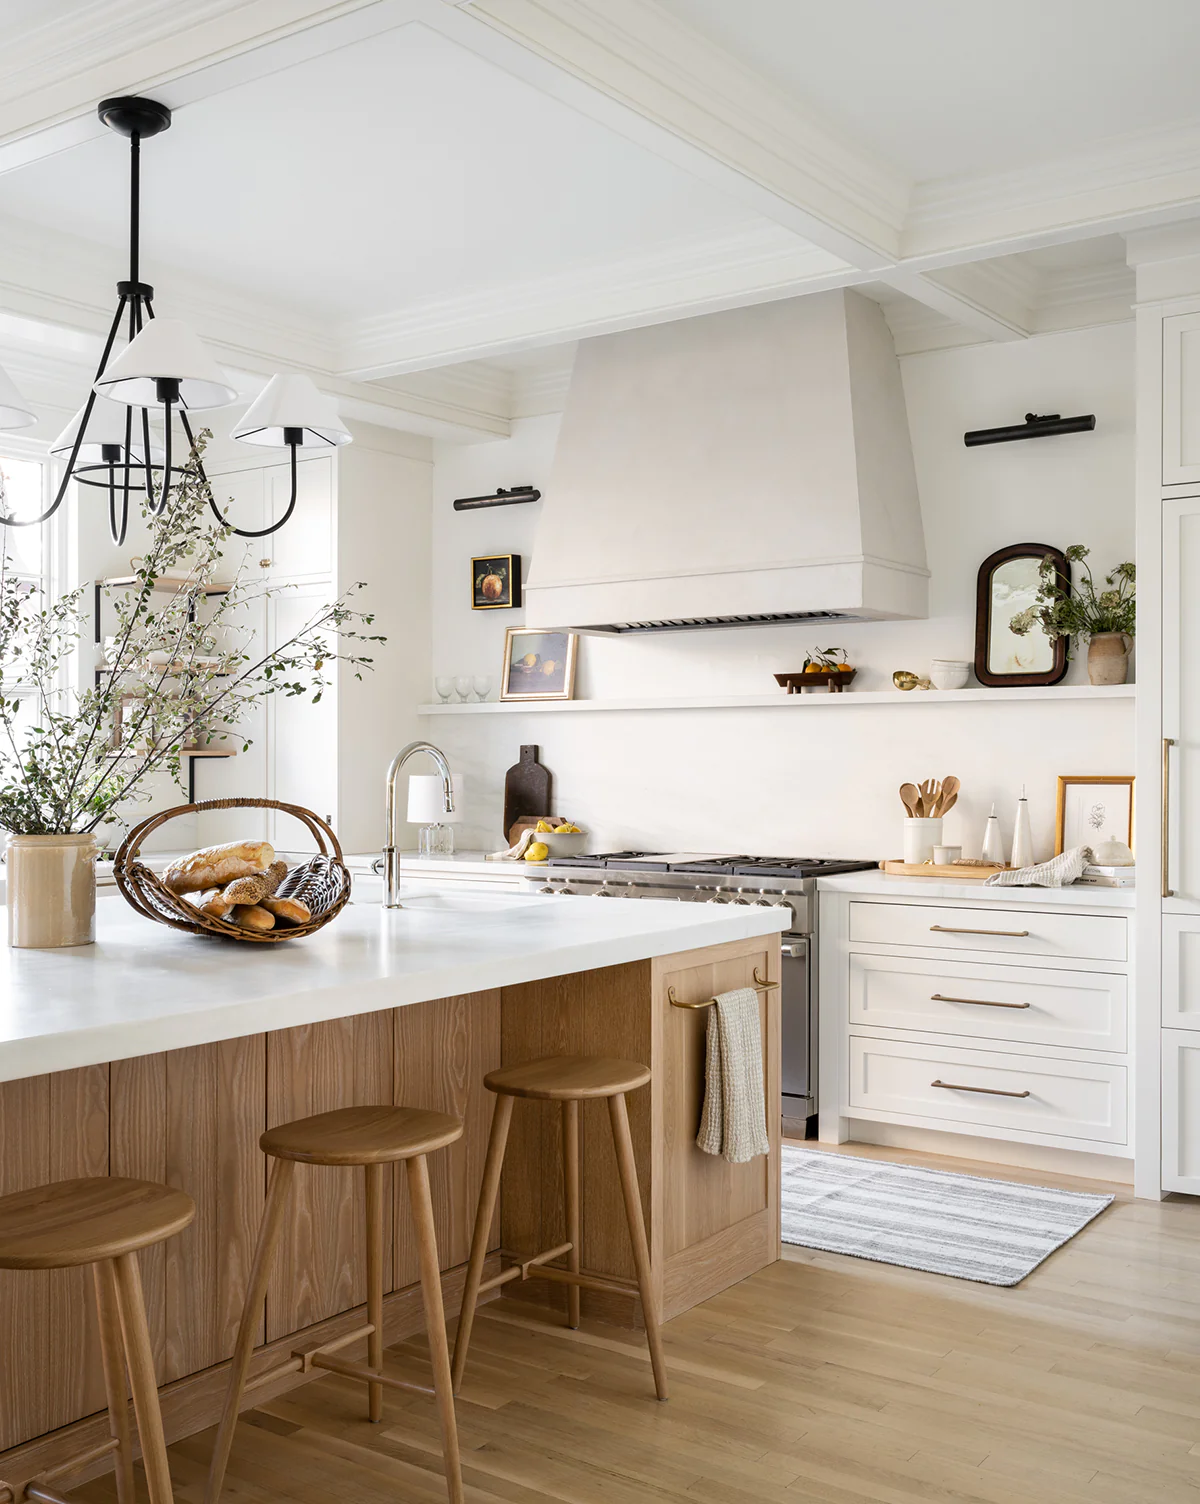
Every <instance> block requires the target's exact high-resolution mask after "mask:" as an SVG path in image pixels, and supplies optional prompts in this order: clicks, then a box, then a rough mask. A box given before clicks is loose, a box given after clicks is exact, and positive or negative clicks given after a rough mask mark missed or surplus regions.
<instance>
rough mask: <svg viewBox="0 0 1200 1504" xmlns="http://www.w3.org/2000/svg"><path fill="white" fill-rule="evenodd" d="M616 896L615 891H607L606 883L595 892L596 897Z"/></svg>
mask: <svg viewBox="0 0 1200 1504" xmlns="http://www.w3.org/2000/svg"><path fill="white" fill-rule="evenodd" d="M616 896H617V895H616V894H615V893H610V892H609V891H608V886H607V884H606V885H605V886H604V887H602V888H601V889H600V891H599V892H598V893H597V894H596V897H597V898H616Z"/></svg>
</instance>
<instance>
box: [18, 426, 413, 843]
mask: <svg viewBox="0 0 1200 1504" xmlns="http://www.w3.org/2000/svg"><path fill="white" fill-rule="evenodd" d="M208 437H209V435H208V433H207V431H205V432H203V433H201V434H199V435H197V438H196V442H195V445H194V446H193V448H192V452H191V454H190V456H189V458H188V462H187V464H186V466H185V467H184V469H183V471H182V473H181V475H180V478H179V480H178V482H177V483H176V485H175V486H174V487H173V488H171V490H170V491H169V493H168V497H167V501H166V504H165V506H164V507H163V510H162V512H161V513H160V514H159V515H158V516H154V515H153V514H152V511H151V509H150V507H149V505H148V504H147V503H144V504H143V506H142V515H143V517H145V518H146V521H147V524H148V527H149V531H150V540H151V541H150V546H149V548H148V549H147V550H146V553H145V556H144V558H143V559H142V560H141V562H140V564H139V566H138V567H137V569H136V571H135V574H134V582H133V584H132V585H131V586H129V587H122V589H121V592H120V593H113V592H112V591H110V592H109V593H110V595H111V598H112V602H113V606H114V608H115V612H116V617H117V632H116V635H115V638H114V639H113V642H112V646H111V648H110V649H109V651H108V652H107V655H106V663H105V666H104V667H103V669H102V670H101V672H100V674H99V675H98V683H97V685H96V686H95V687H94V688H85V689H83V690H81V691H78V692H76V691H73V690H70V689H68V688H66V687H65V679H66V671H67V669H68V667H69V666H70V664H71V660H72V658H73V656H74V655H75V653H76V651H77V649H78V645H79V643H80V642H81V641H82V640H83V639H84V636H85V633H87V632H88V631H89V630H90V627H91V623H90V620H89V619H88V613H87V610H86V606H85V596H86V593H87V590H88V589H89V588H90V587H88V586H86V585H81V586H79V587H78V588H77V589H75V590H72V591H69V592H68V593H67V594H66V595H63V596H60V597H59V598H58V599H57V600H47V599H45V598H44V597H43V594H42V592H41V591H40V590H38V589H37V588H36V587H33V586H31V585H29V584H28V582H26V581H22V580H18V579H17V578H15V576H14V575H13V573H12V569H11V565H10V563H9V560H8V558H7V557H6V556H5V557H4V558H3V560H2V561H0V828H2V829H4V830H7V831H10V832H11V833H13V834H15V835H62V834H67V833H72V832H85V831H94V830H96V829H97V827H99V826H101V825H104V824H106V823H108V822H112V823H114V824H116V825H120V824H121V823H122V822H121V820H120V817H119V813H118V810H119V807H120V806H122V805H123V804H126V803H135V802H138V801H144V800H146V799H148V798H149V797H150V794H149V793H148V792H147V790H146V788H145V784H146V780H147V778H148V777H149V776H150V775H151V774H152V773H155V772H159V771H166V772H168V773H170V775H171V776H172V777H173V778H174V780H175V781H176V782H177V783H179V784H180V786H181V787H182V780H181V777H180V764H181V756H180V754H181V753H182V752H183V751H184V750H185V749H187V748H189V747H194V746H208V745H211V744H213V743H214V742H220V741H225V740H227V739H228V738H229V737H230V736H231V735H234V736H235V739H236V740H238V741H240V742H241V744H242V750H243V751H245V750H246V749H247V748H248V747H249V746H250V742H249V740H248V739H246V738H245V737H244V736H242V735H240V734H237V732H236V728H237V726H238V725H239V723H240V722H242V721H244V720H245V718H246V716H247V715H248V714H249V713H250V711H251V709H252V708H253V707H254V706H255V705H257V704H259V703H260V702H261V701H262V700H263V698H264V697H265V696H267V695H272V694H282V695H285V696H298V695H307V696H309V698H310V699H311V700H312V701H313V702H314V703H316V702H317V701H319V700H320V699H321V696H322V694H323V692H324V691H325V689H326V688H327V687H328V674H329V672H330V670H331V667H332V666H333V665H335V664H337V663H339V662H340V663H344V664H348V665H350V666H351V667H352V669H353V671H354V676H355V678H359V679H361V678H362V673H363V670H364V669H368V668H371V667H373V659H372V658H370V657H367V656H364V652H363V649H364V648H365V647H366V646H367V645H369V644H372V643H382V642H384V641H385V640H386V639H385V638H384V637H382V636H379V635H370V634H368V633H367V632H366V631H364V629H365V628H368V627H370V626H371V624H372V622H373V621H374V617H373V616H370V615H364V614H363V613H361V612H358V611H355V610H353V609H352V607H351V604H350V602H351V601H352V599H353V597H354V596H355V595H356V594H357V593H358V591H359V590H360V589H362V584H361V582H360V583H359V584H356V585H354V586H352V587H351V588H350V589H349V590H347V591H346V592H345V593H344V594H343V595H342V596H341V597H339V598H338V599H337V600H335V601H333V602H332V603H331V604H329V605H323V606H321V607H319V608H318V609H317V610H316V611H315V612H314V613H313V615H312V616H311V617H310V618H309V619H308V620H307V621H306V622H305V624H304V625H303V626H302V627H301V628H300V629H299V631H297V632H296V633H294V634H293V635H292V636H291V637H289V638H288V639H287V641H286V642H282V643H280V644H279V645H278V646H277V647H276V648H274V649H273V650H272V651H270V652H268V653H260V652H259V651H258V650H257V649H256V648H255V646H254V635H253V633H252V631H250V630H249V629H248V628H247V627H246V626H245V625H244V624H242V623H239V621H238V616H239V614H244V613H245V610H246V608H247V607H249V606H252V605H254V604H256V603H260V602H264V601H265V600H267V599H268V598H270V597H271V596H274V595H278V594H280V593H281V589H282V588H285V587H278V586H275V587H272V586H267V585H264V584H261V583H259V582H248V581H247V580H245V579H243V577H242V574H241V573H240V572H239V573H238V574H237V576H236V577H235V578H234V580H233V581H232V583H231V584H230V586H229V589H228V590H227V591H226V593H224V594H218V595H214V596H211V597H209V596H206V591H208V590H209V589H211V587H212V586H213V585H214V583H215V582H216V581H218V580H220V579H222V578H227V577H228V565H227V564H225V563H224V560H223V558H222V548H223V545H225V544H226V542H227V541H228V539H229V538H230V537H231V531H230V529H228V528H225V527H222V526H220V525H219V524H217V523H215V522H213V521H210V520H207V519H208V518H209V517H210V514H209V512H208V500H209V498H208V491H207V487H206V483H205V481H204V479H203V477H202V472H201V470H200V465H199V461H200V458H201V456H202V454H203V452H204V447H205V444H206V443H207V440H208ZM164 579H165V580H167V581H169V582H170V584H171V586H172V590H171V592H170V593H165V594H164V593H162V592H161V591H156V590H155V589H154V586H155V582H156V581H162V580H164ZM176 584H177V588H175V587H176ZM205 603H207V609H206V610H205V613H204V616H205V619H203V620H202V619H201V611H200V609H199V608H200V607H201V605H202V604H205Z"/></svg>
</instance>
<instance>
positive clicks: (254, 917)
mask: <svg viewBox="0 0 1200 1504" xmlns="http://www.w3.org/2000/svg"><path fill="white" fill-rule="evenodd" d="M229 917H230V919H232V920H233V922H234V924H236V925H238V926H239V927H240V928H242V929H244V930H273V929H274V928H275V915H274V914H268V913H267V911H266V909H260V908H259V907H258V905H257V904H250V903H239V904H235V905H234V907H233V910H232V911H231V913H230V915H229Z"/></svg>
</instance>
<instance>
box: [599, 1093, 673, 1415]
mask: <svg viewBox="0 0 1200 1504" xmlns="http://www.w3.org/2000/svg"><path fill="white" fill-rule="evenodd" d="M608 1115H609V1119H610V1121H611V1123H612V1136H613V1148H614V1149H616V1151H617V1170H618V1171H619V1173H620V1176H621V1193H622V1195H623V1196H624V1198H625V1216H626V1219H627V1221H628V1223H629V1241H630V1242H631V1243H632V1244H633V1263H634V1267H635V1269H636V1270H637V1282H638V1289H639V1291H640V1292H641V1296H642V1315H643V1317H644V1318H645V1322H646V1344H647V1346H648V1347H649V1349H650V1366H651V1367H652V1368H653V1370H654V1388H655V1391H656V1393H657V1394H658V1397H659V1399H660V1400H665V1399H666V1397H667V1360H666V1356H665V1354H664V1352H663V1344H662V1332H661V1330H660V1328H659V1324H658V1315H657V1313H656V1310H655V1305H654V1288H653V1284H652V1282H651V1277H650V1246H649V1244H648V1243H647V1242H646V1224H645V1222H643V1220H642V1197H641V1192H640V1191H639V1190H638V1178H637V1163H636V1161H635V1160H634V1157H633V1140H632V1138H631V1137H630V1135H629V1113H628V1111H627V1110H626V1107H625V1094H624V1092H618V1093H617V1095H616V1096H615V1097H609V1099H608Z"/></svg>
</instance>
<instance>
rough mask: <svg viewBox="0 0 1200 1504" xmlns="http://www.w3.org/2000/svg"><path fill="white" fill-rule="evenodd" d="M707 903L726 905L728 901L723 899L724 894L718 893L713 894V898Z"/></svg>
mask: <svg viewBox="0 0 1200 1504" xmlns="http://www.w3.org/2000/svg"><path fill="white" fill-rule="evenodd" d="M708 902H709V903H728V902H729V900H728V899H727V898H726V897H725V895H724V893H719V892H718V893H714V894H713V896H712V897H711V898H710V899H709V900H708Z"/></svg>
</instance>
